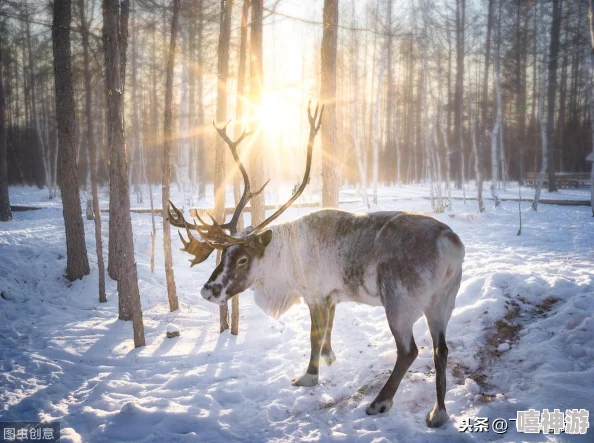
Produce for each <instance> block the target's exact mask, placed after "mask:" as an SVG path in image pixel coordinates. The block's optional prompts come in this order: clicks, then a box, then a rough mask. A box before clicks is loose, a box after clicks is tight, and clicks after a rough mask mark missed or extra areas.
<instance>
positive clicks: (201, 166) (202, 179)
mask: <svg viewBox="0 0 594 443" xmlns="http://www.w3.org/2000/svg"><path fill="white" fill-rule="evenodd" d="M203 6H204V0H198V4H197V7H198V20H197V21H198V29H197V34H198V41H197V48H196V52H197V62H198V72H197V74H198V88H197V91H196V92H197V95H198V97H197V101H198V127H199V128H200V130H199V131H198V139H197V140H196V142H197V144H198V146H197V156H198V158H197V161H198V198H203V197H205V196H206V168H205V165H206V153H205V152H204V130H203V128H204V75H203V69H202V64H203V62H204V12H203Z"/></svg>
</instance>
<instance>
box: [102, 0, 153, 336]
mask: <svg viewBox="0 0 594 443" xmlns="http://www.w3.org/2000/svg"><path fill="white" fill-rule="evenodd" d="M118 10H119V0H103V49H104V51H105V77H106V86H107V91H106V93H107V106H108V121H107V123H108V126H109V130H108V134H109V140H108V143H109V147H110V168H109V169H110V183H116V184H117V187H116V188H115V189H112V192H111V195H110V203H111V200H114V202H113V203H114V204H113V208H114V209H115V210H114V211H113V212H112V211H111V210H110V213H109V216H110V219H112V218H113V219H114V220H116V223H115V226H116V227H115V230H116V233H115V235H114V237H113V239H114V241H116V242H117V243H118V248H117V250H116V254H118V255H119V257H117V259H116V260H117V264H118V266H120V269H119V270H118V295H119V300H120V303H119V308H120V312H119V318H120V319H121V320H130V319H132V324H133V328H134V346H135V347H139V346H144V345H145V339H144V324H143V321H142V308H141V305H140V292H139V291H138V275H137V269H136V262H135V261H134V239H133V235H132V219H131V217H130V188H129V184H128V165H127V163H126V144H125V139H124V119H123V93H124V91H123V84H122V82H121V79H120V77H121V74H122V66H121V64H120V54H121V51H122V47H121V46H120V44H119V43H120V42H119V37H118V34H120V32H119V31H120V29H119V14H118ZM122 19H123V17H122ZM126 27H127V25H126ZM110 206H111V205H110ZM110 225H111V223H110Z"/></svg>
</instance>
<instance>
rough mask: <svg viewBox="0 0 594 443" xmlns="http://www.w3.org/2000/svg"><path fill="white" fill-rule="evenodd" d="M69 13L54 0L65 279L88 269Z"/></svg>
mask: <svg viewBox="0 0 594 443" xmlns="http://www.w3.org/2000/svg"><path fill="white" fill-rule="evenodd" d="M71 14H72V5H71V3H70V0H56V1H55V2H54V19H53V26H52V42H53V45H52V46H53V53H54V79H55V85H56V119H57V122H58V136H59V145H58V158H59V163H58V164H59V165H60V166H59V176H60V184H61V189H62V213H63V214H64V227H65V229H66V254H67V264H66V276H67V277H68V279H69V280H77V279H79V278H82V277H84V276H85V275H87V274H88V273H89V260H88V258H87V247H86V245H85V227H84V223H83V219H82V214H81V207H80V195H79V192H78V176H77V167H76V146H75V144H74V131H75V121H74V92H73V89H72V61H71V53H70V22H71V18H72V17H71Z"/></svg>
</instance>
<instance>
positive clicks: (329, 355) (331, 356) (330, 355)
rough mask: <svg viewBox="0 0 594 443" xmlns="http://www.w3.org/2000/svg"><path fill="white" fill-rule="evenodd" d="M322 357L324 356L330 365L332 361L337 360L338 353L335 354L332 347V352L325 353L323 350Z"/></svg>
mask: <svg viewBox="0 0 594 443" xmlns="http://www.w3.org/2000/svg"><path fill="white" fill-rule="evenodd" d="M322 357H324V360H326V364H327V365H328V366H330V365H331V364H332V363H334V362H335V361H336V355H335V354H334V351H333V350H332V349H330V352H327V353H324V352H323V351H322Z"/></svg>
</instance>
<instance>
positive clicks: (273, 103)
mask: <svg viewBox="0 0 594 443" xmlns="http://www.w3.org/2000/svg"><path fill="white" fill-rule="evenodd" d="M285 113H286V111H285V109H284V106H283V103H282V101H281V99H280V97H279V96H278V94H275V93H274V92H272V91H268V92H265V93H264V96H263V97H262V104H261V105H260V106H259V109H258V120H259V123H260V127H261V129H262V131H264V132H266V133H268V134H271V133H276V132H280V131H282V129H283V128H282V126H283V124H284V123H285V122H284V120H285V119H284V118H283V116H284V114H285Z"/></svg>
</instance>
